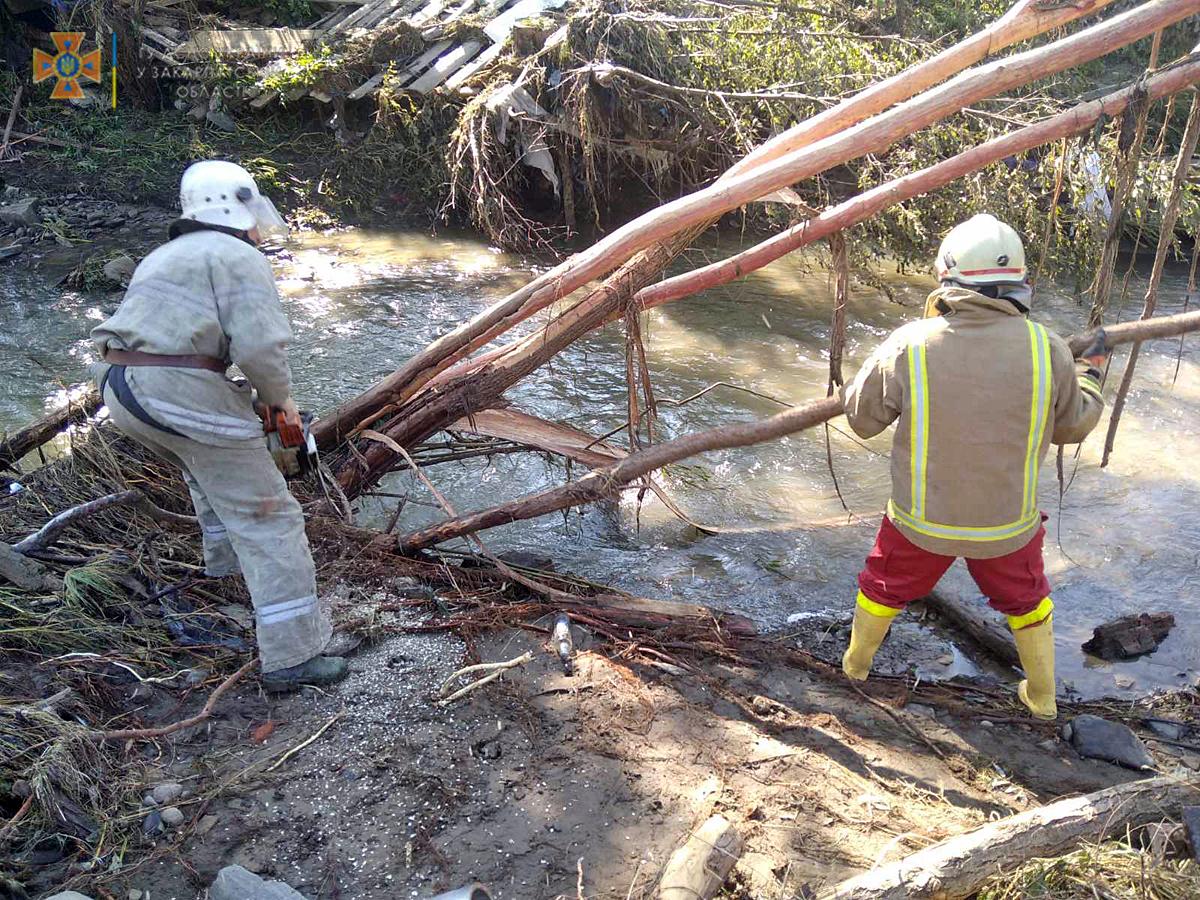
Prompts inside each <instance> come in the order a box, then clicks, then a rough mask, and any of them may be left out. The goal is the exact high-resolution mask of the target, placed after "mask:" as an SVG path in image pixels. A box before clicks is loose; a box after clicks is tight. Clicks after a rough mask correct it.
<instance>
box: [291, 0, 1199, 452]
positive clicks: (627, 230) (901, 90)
mask: <svg viewBox="0 0 1200 900" xmlns="http://www.w3.org/2000/svg"><path fill="white" fill-rule="evenodd" d="M1108 2H1111V0H1080V2H1078V3H1076V4H1073V5H1063V4H1061V3H1055V4H1053V6H1055V7H1058V8H1057V9H1043V7H1047V6H1051V4H1045V3H1042V2H1033V3H1030V2H1021V3H1018V4H1017V5H1016V6H1014V7H1013V8H1012V9H1011V10H1010V11H1009V12H1008V13H1007V14H1006V15H1005V16H1004V17H1003V18H1002V19H1000V20H998V21H997V22H996V23H995V24H994V25H993V26H991V27H990V28H988V29H985V30H984V31H983V32H980V33H979V34H977V35H973V36H972V37H970V38H968V39H967V40H965V41H963V42H960V43H959V44H957V45H955V46H954V47H950V48H948V49H947V50H945V51H943V52H942V53H940V54H938V55H937V56H935V57H933V58H932V59H929V60H926V61H924V62H922V63H919V64H918V65H916V66H913V67H911V68H910V69H907V70H905V71H904V72H901V73H899V74H898V75H895V76H893V77H892V78H889V79H886V80H884V81H882V82H880V83H879V84H878V85H875V86H873V87H871V88H869V89H867V90H866V91H863V92H861V93H860V94H857V95H856V96H854V97H852V98H850V99H848V100H846V101H843V102H842V103H839V104H838V105H837V106H836V107H833V108H832V109H829V110H827V111H825V112H824V113H822V114H820V115H819V116H816V117H814V118H812V119H809V120H806V121H805V122H802V123H800V124H799V125H796V126H794V127H793V128H791V129H789V130H788V131H786V132H784V134H782V135H780V136H779V137H778V138H776V139H775V140H774V141H772V142H770V144H769V145H764V148H763V149H764V153H763V155H762V156H760V158H759V161H758V162H754V163H750V164H749V165H748V166H745V168H746V169H747V170H748V171H749V172H750V173H755V172H763V171H765V170H768V169H770V170H771V171H770V172H768V174H769V175H774V169H775V160H774V159H772V160H771V161H770V163H764V164H760V163H762V161H763V160H764V159H765V158H766V157H767V156H770V155H771V154H774V153H775V152H776V151H777V150H779V149H781V148H785V147H786V150H787V152H788V153H793V152H798V151H800V150H801V149H803V148H805V147H807V146H809V145H812V144H814V143H816V142H819V141H822V140H823V139H825V138H832V136H833V135H835V134H837V133H838V132H839V131H841V130H843V129H845V128H848V127H850V126H853V125H856V124H857V123H860V122H863V120H865V119H867V118H868V117H870V116H873V115H875V114H876V113H879V112H880V111H882V110H885V109H887V108H888V107H889V106H891V105H893V104H895V103H897V102H899V101H902V100H905V99H907V98H910V97H915V96H916V95H917V94H920V93H921V92H922V91H926V90H927V89H929V88H930V87H932V86H933V85H936V84H938V83H940V82H941V81H943V80H944V79H946V78H948V77H950V76H951V75H954V74H956V73H958V72H962V70H963V69H965V68H967V67H968V66H971V65H973V64H974V63H976V62H978V61H979V60H981V59H983V58H985V57H986V56H987V55H988V54H990V53H995V52H997V51H998V50H1001V49H1003V48H1004V47H1007V46H1010V45H1012V44H1014V43H1016V42H1018V41H1022V40H1025V39H1027V38H1029V37H1033V36H1034V35H1036V34H1040V33H1042V32H1044V31H1046V30H1048V29H1051V28H1055V27H1059V26H1061V25H1064V24H1066V23H1068V22H1070V21H1073V20H1074V19H1077V18H1079V17H1081V16H1084V15H1087V14H1089V13H1092V12H1095V11H1096V10H1099V9H1101V8H1103V7H1104V6H1106V5H1108ZM1184 5H1186V4H1184ZM1193 5H1194V4H1193ZM1192 11H1193V12H1194V11H1195V10H1194V9H1193V10H1192ZM1154 12H1155V14H1156V15H1157V14H1158V12H1166V11H1160V10H1155V11H1154ZM1174 15H1175V12H1169V13H1167V15H1166V16H1165V18H1164V19H1163V22H1162V24H1166V21H1167V20H1168V19H1169V20H1170V21H1176V19H1175V18H1172V17H1173V16H1174ZM1180 17H1182V14H1181V15H1180ZM1118 18H1125V17H1118ZM1112 24H1120V23H1118V22H1117V20H1116V19H1114V20H1113V23H1112ZM1152 27H1153V26H1152ZM1159 27H1161V26H1159ZM1134 30H1135V31H1136V30H1138V29H1134ZM1094 31H1095V29H1090V30H1089V31H1087V32H1083V33H1081V35H1079V36H1077V37H1083V36H1084V35H1092V32H1094ZM1145 33H1149V32H1148V31H1147V32H1145ZM1128 34H1129V32H1128V30H1127V29H1124V28H1118V29H1116V30H1111V28H1110V30H1109V31H1107V32H1105V34H1103V35H1101V36H1100V38H1099V44H1098V45H1097V44H1095V43H1093V41H1094V40H1095V36H1094V35H1092V37H1091V38H1090V39H1089V41H1087V42H1085V44H1087V45H1088V46H1090V47H1091V49H1089V50H1087V52H1089V53H1092V54H1093V56H1094V55H1099V54H1100V53H1102V52H1106V50H1107V49H1115V47H1116V46H1122V45H1123V43H1128V42H1129V41H1132V40H1135V39H1136V36H1141V34H1140V33H1139V34H1138V35H1136V36H1127V35H1128ZM1112 41H1121V42H1123V43H1121V44H1113V45H1112V46H1110V47H1107V48H1105V47H1104V46H1103V45H1104V44H1105V42H1110V43H1111V42H1112ZM1062 43H1063V42H1061V41H1060V42H1058V43H1056V44H1053V45H1051V47H1047V48H1044V51H1049V50H1051V48H1055V49H1056V52H1060V51H1061V50H1062V49H1063V47H1062V46H1061V45H1062ZM1067 49H1070V48H1067ZM1044 51H1039V52H1043V56H1042V58H1043V59H1047V58H1052V57H1053V55H1054V54H1053V53H1052V54H1050V55H1049V56H1046V55H1045V54H1044ZM1026 55H1027V54H1022V55H1021V56H1017V57H1013V60H1014V61H1016V60H1020V59H1022V57H1024V56H1026ZM1085 56H1086V54H1085ZM1086 58H1092V57H1091V56H1086ZM1077 61H1082V60H1077ZM1074 64H1076V63H1075V61H1070V60H1064V62H1063V65H1062V66H1059V67H1058V68H1053V69H1052V71H1059V70H1061V69H1062V68H1067V67H1069V66H1071V65H1074ZM996 65H997V64H995V63H994V64H992V66H989V67H985V68H984V69H983V70H980V72H979V73H978V74H980V75H985V77H984V78H982V79H978V78H977V79H976V81H974V82H972V83H973V84H974V85H986V84H987V82H988V80H989V78H990V76H987V75H986V73H987V71H988V70H989V69H994V68H995V67H996ZM970 74H972V75H976V73H970ZM1042 74H1047V73H1042ZM1037 77H1041V76H1040V75H1039V74H1031V75H1029V77H1028V78H1025V79H1024V81H1028V80H1033V79H1034V78H1037ZM1024 81H1018V82H1016V83H1017V84H1021V83H1024ZM1002 89H1004V88H1003V87H1000V86H998V87H996V88H995V92H999V91H1000V90H1002ZM988 93H989V91H985V92H984V93H983V94H982V95H980V96H988ZM974 99H979V98H978V97H975V96H972V97H971V98H970V99H967V100H963V102H962V104H961V105H966V103H968V102H973V100H974ZM961 105H960V107H957V108H961ZM951 106H953V104H951ZM957 108H947V109H946V110H945V111H944V112H941V113H940V115H939V114H935V116H934V118H932V119H929V121H936V120H937V118H941V117H943V116H945V115H948V114H950V113H952V112H956V111H957ZM896 112H899V110H896V111H893V113H892V114H890V115H891V118H890V119H888V121H887V122H886V123H884V124H885V125H891V126H894V127H895V126H898V128H899V132H900V133H899V134H897V135H895V136H893V137H892V138H891V139H890V140H895V139H896V137H899V136H903V135H904V134H908V133H911V132H912V131H916V130H918V129H919V128H920V127H923V125H922V124H913V125H911V127H910V126H908V125H907V124H905V122H906V119H907V118H908V117H910V116H915V111H913V110H906V111H905V113H904V114H903V115H900V116H898V117H897V116H896V115H895V113H896ZM875 121H878V120H875ZM913 121H916V119H915V118H914V120H913ZM868 124H871V123H868ZM924 124H928V122H925V123H924ZM906 129H907V130H906ZM856 130H857V129H856ZM889 143H890V141H889ZM857 144H858V139H857V138H856V139H852V140H851V141H849V142H848V143H847V142H845V141H842V142H841V143H840V144H839V145H838V147H839V151H840V152H842V153H844V154H848V155H845V156H844V158H842V159H838V160H835V161H833V162H825V163H823V164H818V165H821V166H822V168H828V167H830V166H832V165H836V164H838V163H840V162H845V161H847V160H848V159H851V158H854V157H855V156H857V155H861V153H856V152H855V151H856V145H857ZM768 146H770V148H771V149H769V150H767V149H766V148H767V147H768ZM885 146H886V145H885ZM879 149H881V148H879ZM865 152H869V151H868V150H867V149H863V150H862V153H865ZM835 155H836V154H835ZM752 156H753V154H752ZM820 170H821V169H817V171H820ZM809 174H813V173H812V172H810V173H809ZM801 177H804V176H802V175H799V174H794V173H792V172H791V171H790V170H788V171H782V170H781V171H780V173H779V174H778V175H777V176H775V177H773V178H772V179H767V180H768V181H769V182H770V183H764V184H763V185H761V186H754V185H750V186H749V187H744V186H743V185H741V182H742V181H744V180H745V179H743V178H742V177H741V176H740V175H739V176H737V177H733V176H731V177H728V178H722V179H720V180H719V181H718V182H717V183H716V184H715V185H713V186H712V187H709V188H707V189H705V190H703V191H698V192H696V193H695V194H693V195H690V196H689V197H686V198H683V200H681V201H676V203H673V204H668V205H667V206H664V207H660V208H659V209H657V210H654V211H652V212H650V213H647V214H646V215H644V216H641V217H639V218H638V219H635V220H634V221H633V222H631V223H629V224H628V225H626V226H625V227H624V228H622V229H619V230H618V231H617V232H615V233H614V234H613V235H611V236H610V237H609V238H608V239H606V240H605V241H602V242H600V243H599V244H597V245H596V246H594V247H593V248H591V249H590V250H588V251H585V252H583V253H580V254H576V255H575V256H573V257H571V258H570V259H568V260H566V261H565V262H563V263H562V264H560V265H559V266H557V267H555V268H554V269H553V270H551V271H550V272H548V273H546V274H545V275H543V276H541V277H540V278H537V279H535V280H534V281H532V282H530V283H529V284H528V285H526V286H525V287H523V288H521V289H520V290H519V291H516V292H514V293H513V294H510V295H509V296H508V297H505V298H504V299H502V300H500V301H499V302H497V303H495V304H493V305H492V306H491V307H489V308H488V309H487V310H485V311H484V312H483V313H481V314H480V315H478V316H476V317H475V318H474V319H472V320H471V321H469V322H466V323H464V324H463V325H461V326H459V327H458V328H456V329H455V330H454V331H451V332H450V333H448V334H446V335H444V336H443V337H441V338H439V339H438V340H437V341H435V342H434V343H433V344H431V345H430V346H429V347H427V348H426V349H425V350H424V351H422V352H421V353H419V354H417V355H416V356H414V357H413V358H412V359H410V360H409V361H408V362H407V363H406V364H405V365H404V366H403V367H401V368H400V369H399V370H397V371H396V372H395V373H393V374H392V375H390V376H389V377H388V378H386V379H384V380H383V381H381V382H379V383H378V384H376V385H375V386H374V387H372V388H370V389H369V390H367V391H365V392H364V393H362V394H360V395H359V396H357V397H355V398H353V399H352V400H350V401H348V402H347V403H344V404H342V405H341V406H340V407H339V408H338V409H337V410H335V411H334V413H333V414H332V415H330V416H328V417H326V418H325V420H324V421H321V422H318V423H316V426H315V427H314V436H315V437H316V439H317V442H318V444H319V445H320V446H321V447H322V448H324V449H328V448H329V447H331V446H333V445H335V444H337V443H339V442H340V441H341V440H343V439H344V438H346V437H347V436H349V435H350V434H351V433H353V431H355V430H357V429H358V428H360V427H366V426H367V425H369V424H371V422H372V421H373V419H372V417H373V416H376V415H377V414H378V413H379V411H380V410H381V409H383V408H385V407H387V406H389V405H391V404H396V403H401V402H403V401H405V400H407V399H409V398H411V397H412V396H413V395H414V394H415V392H416V391H417V390H418V389H419V388H420V387H421V386H422V385H423V384H425V383H426V382H427V381H429V380H430V379H431V378H432V377H434V376H435V375H436V374H437V373H438V372H440V371H442V370H444V369H446V368H447V367H448V366H450V365H452V364H453V363H455V362H457V361H458V360H460V359H462V358H464V357H465V356H467V355H468V354H470V353H471V352H473V351H474V350H476V349H478V348H480V347H482V346H483V345H484V344H486V343H488V342H490V341H491V340H492V339H493V338H494V337H496V336H497V335H499V334H501V333H503V332H504V331H506V330H507V329H508V328H511V327H512V326H513V325H515V324H517V323H519V322H521V321H523V320H524V319H526V318H528V317H529V316H531V315H533V314H534V313H536V312H537V311H538V310H541V309H544V308H545V307H546V306H548V305H549V304H551V303H553V302H554V301H555V300H557V299H560V298H562V297H565V296H566V295H568V294H570V293H571V292H573V291H574V290H576V289H577V288H578V287H580V286H582V285H583V284H586V283H587V282H588V281H590V280H592V279H594V278H596V277H599V276H601V275H603V274H604V273H606V272H610V271H612V270H613V269H616V268H617V267H618V266H620V265H621V264H622V263H623V262H624V261H625V260H627V259H629V257H630V256H631V255H632V254H633V253H635V252H637V250H639V249H644V248H647V247H648V246H650V245H654V244H657V246H654V247H653V252H651V253H649V254H645V258H639V259H640V262H639V264H638V265H637V266H636V267H635V268H636V269H637V271H638V272H646V273H647V274H645V275H644V278H643V280H642V281H640V283H636V284H635V286H634V289H635V290H636V289H637V288H640V287H642V286H643V285H645V284H648V283H649V282H650V280H651V279H652V278H653V277H655V276H656V275H657V274H658V272H660V271H661V268H659V269H657V270H656V269H655V268H654V266H653V265H651V264H650V263H651V260H653V259H659V258H661V259H665V260H666V261H668V262H669V261H670V260H671V259H673V258H674V257H675V255H677V254H678V253H679V252H680V251H681V250H682V249H683V248H684V247H686V246H687V244H688V243H690V240H691V238H690V236H689V237H687V238H686V239H680V238H679V237H675V238H674V239H673V240H671V241H669V242H666V243H658V242H662V241H665V240H666V239H667V238H668V237H669V236H671V235H677V234H678V233H679V232H683V231H686V230H687V228H688V223H685V222H680V221H678V219H677V218H676V213H677V212H678V210H679V206H680V204H690V205H691V208H692V209H693V211H694V213H695V215H694V218H693V219H692V221H691V223H690V224H692V225H694V226H697V230H702V229H703V228H705V227H707V225H708V224H710V223H711V222H713V221H714V220H715V219H716V218H718V217H719V216H720V215H722V214H723V213H724V212H727V211H729V210H731V209H736V208H737V207H738V206H740V205H742V204H744V203H748V202H751V201H753V200H756V199H758V198H759V197H762V196H766V195H768V194H770V193H772V192H773V191H774V190H777V189H779V188H782V187H785V186H787V185H788V184H790V183H792V182H794V181H797V180H800V178H801ZM735 183H738V187H739V188H741V190H740V191H733V192H730V188H732V187H733V186H734V184H735ZM660 220H661V221H664V222H666V223H667V224H666V225H665V226H659V225H658V223H659V222H660ZM647 231H649V237H645V235H646V234H647ZM631 234H638V235H639V240H638V241H637V242H635V243H636V244H637V245H635V246H630V242H629V241H628V237H629V236H630V235H631ZM618 244H619V245H621V249H620V250H619V251H617V249H616V245H618ZM626 280H628V279H626ZM612 290H613V288H612V286H611V285H608V284H606V285H604V286H602V288H601V291H609V292H611V291H612Z"/></svg>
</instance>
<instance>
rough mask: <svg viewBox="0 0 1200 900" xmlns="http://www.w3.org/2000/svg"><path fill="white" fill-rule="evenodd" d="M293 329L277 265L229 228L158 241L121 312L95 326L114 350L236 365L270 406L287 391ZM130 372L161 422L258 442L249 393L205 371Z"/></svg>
mask: <svg viewBox="0 0 1200 900" xmlns="http://www.w3.org/2000/svg"><path fill="white" fill-rule="evenodd" d="M291 337H292V330H291V327H290V326H289V325H288V321H287V317H286V316H285V315H284V312H283V307H282V306H281V305H280V302H279V294H278V293H277V292H276V290H275V276H274V275H273V274H272V272H271V264H270V263H269V262H268V261H267V258H266V257H265V256H263V254H262V253H260V252H259V251H258V250H257V249H256V248H254V247H252V246H250V245H249V244H247V243H246V242H245V241H242V240H239V239H238V238H236V237H234V236H233V235H230V234H225V233H223V232H219V231H208V230H204V231H195V232H192V233H190V234H185V235H181V236H180V237H177V238H175V239H174V240H171V241H168V242H167V243H166V244H164V245H163V246H161V247H159V248H158V249H157V250H155V251H154V252H153V253H151V254H150V255H149V256H147V257H146V258H145V259H144V260H142V262H141V264H140V265H139V266H138V267H137V270H136V271H135V272H134V273H133V278H132V279H131V280H130V282H129V289H128V290H127V291H126V292H125V298H124V299H123V300H122V301H121V305H120V306H119V307H118V308H117V311H116V312H115V313H113V315H112V316H111V317H110V318H109V319H108V320H107V321H105V322H102V323H101V324H100V325H98V326H97V327H96V328H94V329H93V330H92V340H93V341H95V343H96V349H97V350H99V352H100V355H101V357H103V355H104V353H105V351H106V350H108V349H109V348H110V347H112V348H115V349H120V350H141V351H143V352H145V353H164V354H201V355H203V356H213V357H216V358H217V359H220V360H225V361H226V362H232V363H236V364H237V366H238V368H240V369H241V370H242V371H243V372H244V373H245V374H246V377H247V378H248V379H249V380H250V384H251V385H253V386H254V388H255V389H256V390H257V391H258V397H259V399H260V400H261V401H262V402H263V403H266V404H270V405H279V404H281V403H283V401H285V400H286V399H287V398H288V397H289V396H290V395H291V377H292V376H291V369H290V368H289V366H288V357H287V344H288V342H289V341H290V340H291ZM126 378H127V380H128V382H129V385H130V387H131V389H132V390H133V392H134V394H135V396H137V398H138V400H139V402H141V404H142V405H143V406H144V407H145V408H146V410H147V411H148V412H149V413H150V415H151V416H153V417H154V419H155V420H156V421H158V422H161V423H163V424H164V425H167V426H169V427H170V428H173V429H175V430H176V431H178V432H179V433H180V434H183V435H184V436H186V437H189V438H191V439H192V440H195V441H199V442H200V443H202V444H209V445H211V446H218V447H241V446H244V445H245V444H246V442H251V443H262V441H263V432H262V423H261V422H260V421H259V419H258V416H257V415H256V414H255V412H254V408H253V406H252V405H251V402H250V389H249V388H248V387H242V386H239V385H237V384H235V383H234V382H232V381H230V380H229V379H227V378H226V377H225V376H224V375H220V374H218V373H216V372H208V371H205V370H203V369H175V368H159V367H154V366H149V367H130V368H129V369H128V370H127V372H126Z"/></svg>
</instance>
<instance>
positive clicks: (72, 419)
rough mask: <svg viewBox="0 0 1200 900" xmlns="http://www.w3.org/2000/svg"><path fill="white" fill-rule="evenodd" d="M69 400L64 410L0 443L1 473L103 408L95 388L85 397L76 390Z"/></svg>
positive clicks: (32, 424)
mask: <svg viewBox="0 0 1200 900" xmlns="http://www.w3.org/2000/svg"><path fill="white" fill-rule="evenodd" d="M68 398H69V399H68V400H67V402H66V404H64V405H63V406H60V407H59V408H58V409H56V410H54V411H53V412H49V413H47V414H46V415H44V416H42V418H40V419H38V420H36V421H34V422H31V423H29V424H28V425H26V426H25V427H24V428H22V429H20V430H19V431H14V432H13V433H12V434H10V435H7V436H6V437H5V438H4V440H3V441H0V469H5V468H11V467H12V466H13V465H15V464H16V463H17V462H18V461H19V460H20V459H21V457H23V456H24V455H25V454H27V453H31V452H33V451H34V450H36V449H37V448H38V447H40V446H42V445H43V444H45V443H47V442H49V441H51V440H53V439H54V437H55V436H56V435H58V434H59V433H60V432H62V431H63V430H64V429H66V428H67V427H68V426H70V425H74V424H76V423H78V422H82V421H84V420H85V419H86V418H87V417H88V416H90V415H91V414H92V413H94V412H95V411H96V410H97V409H99V408H100V393H99V392H98V391H97V390H96V388H95V387H94V386H90V385H89V386H88V387H87V389H86V390H84V391H83V392H82V393H79V392H78V390H77V389H76V388H72V389H71V391H69V392H68Z"/></svg>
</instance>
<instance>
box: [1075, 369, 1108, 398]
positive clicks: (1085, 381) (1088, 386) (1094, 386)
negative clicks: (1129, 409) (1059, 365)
mask: <svg viewBox="0 0 1200 900" xmlns="http://www.w3.org/2000/svg"><path fill="white" fill-rule="evenodd" d="M1079 386H1080V387H1081V388H1082V389H1083V390H1085V391H1087V392H1088V393H1090V394H1094V395H1095V396H1097V397H1102V396H1104V389H1103V388H1101V387H1100V382H1099V381H1097V380H1096V379H1095V378H1093V377H1092V376H1091V375H1089V374H1087V373H1086V372H1083V373H1081V374H1080V375H1079Z"/></svg>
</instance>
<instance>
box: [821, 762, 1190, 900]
mask: <svg viewBox="0 0 1200 900" xmlns="http://www.w3.org/2000/svg"><path fill="white" fill-rule="evenodd" d="M1198 797H1200V779H1196V778H1192V779H1188V780H1182V781H1181V780H1179V779H1178V778H1174V777H1168V778H1151V779H1147V780H1144V781H1134V782H1131V783H1130V784H1122V785H1119V786H1117V787H1114V788H1108V789H1106V790H1102V791H1097V792H1096V793H1094V794H1086V795H1084V796H1082V797H1072V798H1070V799H1068V800H1059V801H1058V802H1057V803H1051V804H1049V805H1047V806H1043V807H1040V808H1038V809H1032V810H1029V811H1028V812H1023V813H1020V814H1019V815H1015V816H1010V817H1008V818H1007V819H1001V820H999V821H997V822H990V823H988V824H987V825H983V826H981V827H979V828H976V829H975V830H974V831H969V832H967V833H966V834H961V835H958V836H957V837H953V838H950V839H949V840H946V841H942V842H941V843H940V844H934V845H933V846H932V847H927V848H925V849H924V850H920V851H918V852H917V853H914V854H912V855H911V856H907V857H905V858H904V859H901V860H899V861H897V862H894V863H890V864H888V865H885V866H879V867H877V868H874V869H872V870H870V871H869V872H865V873H863V874H862V875H857V876H855V877H854V878H851V879H849V880H847V881H843V882H842V883H841V884H839V885H838V886H837V887H835V888H833V889H832V890H830V891H828V892H826V893H825V894H822V895H821V900H917V898H922V897H925V898H937V900H963V898H966V897H970V896H972V895H973V894H974V893H975V892H976V891H977V890H978V889H979V888H980V887H981V886H982V885H983V884H984V883H985V882H986V881H987V880H988V879H989V878H991V877H992V876H994V875H996V874H998V873H1003V872H1006V871H1011V870H1012V869H1015V868H1017V867H1018V866H1020V865H1021V864H1022V863H1024V862H1025V861H1026V860H1029V859H1031V858H1034V857H1051V856H1058V855H1060V854H1062V853H1066V852H1068V851H1069V850H1071V849H1072V848H1073V847H1075V846H1076V845H1077V844H1079V843H1080V842H1082V841H1085V840H1090V841H1101V840H1104V839H1105V838H1107V837H1110V836H1112V835H1116V834H1121V833H1124V832H1125V830H1126V829H1128V828H1134V827H1137V826H1139V825H1144V824H1146V823H1148V822H1154V821H1160V820H1162V819H1168V818H1169V819H1176V818H1178V816H1179V810H1180V807H1182V806H1184V805H1187V804H1194V803H1195V802H1196V800H1197V798H1198Z"/></svg>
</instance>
